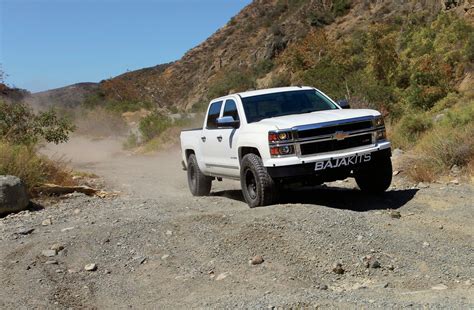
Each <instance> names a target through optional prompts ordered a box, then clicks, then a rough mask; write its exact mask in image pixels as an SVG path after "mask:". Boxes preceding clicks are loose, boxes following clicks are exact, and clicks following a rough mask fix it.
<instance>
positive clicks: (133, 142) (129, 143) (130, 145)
mask: <svg viewBox="0 0 474 310" xmlns="http://www.w3.org/2000/svg"><path fill="white" fill-rule="evenodd" d="M138 145H139V143H138V137H137V135H136V134H135V133H133V132H132V133H131V134H129V135H128V136H127V139H126V140H125V141H124V142H123V148H124V149H126V150H130V149H134V148H136V147H137V146H138Z"/></svg>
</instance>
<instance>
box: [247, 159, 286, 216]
mask: <svg viewBox="0 0 474 310" xmlns="http://www.w3.org/2000/svg"><path fill="white" fill-rule="evenodd" d="M240 184H241V185H242V193H243V195H244V198H245V201H246V202H247V204H248V205H249V206H250V208H255V207H260V206H268V205H271V204H273V203H275V202H276V201H277V200H278V192H277V190H276V186H275V183H274V181H273V179H272V178H271V176H270V175H269V174H268V172H267V169H266V168H265V167H264V166H263V162H262V159H261V158H260V157H259V156H257V155H255V154H247V155H245V156H244V158H243V159H242V164H241V169H240Z"/></svg>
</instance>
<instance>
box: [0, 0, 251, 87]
mask: <svg viewBox="0 0 474 310" xmlns="http://www.w3.org/2000/svg"><path fill="white" fill-rule="evenodd" d="M250 2H251V0H0V63H1V64H2V68H3V70H4V71H5V72H6V73H7V74H8V75H9V76H8V78H7V83H8V84H10V85H14V86H16V87H20V88H26V89H28V90H30V91H33V92H36V91H41V90H46V89H51V88H56V87H61V86H65V85H69V84H73V83H77V82H98V81H100V80H102V79H106V78H109V77H112V76H115V75H118V74H121V73H123V72H126V71H127V70H135V69H140V68H143V67H150V66H154V65H157V64H160V63H165V62H169V61H173V60H177V59H179V58H181V56H182V55H183V54H184V53H185V52H186V51H187V50H189V49H190V48H192V47H194V46H196V45H197V44H199V43H201V42H202V41H204V40H205V39H206V38H207V37H209V36H210V35H211V34H212V33H214V32H215V31H216V30H217V29H218V28H220V27H222V26H224V25H225V24H226V23H227V21H228V20H229V19H230V18H231V17H232V16H234V15H235V14H237V13H238V12H239V11H240V10H241V9H242V8H244V7H245V6H246V5H247V4H249V3H250Z"/></svg>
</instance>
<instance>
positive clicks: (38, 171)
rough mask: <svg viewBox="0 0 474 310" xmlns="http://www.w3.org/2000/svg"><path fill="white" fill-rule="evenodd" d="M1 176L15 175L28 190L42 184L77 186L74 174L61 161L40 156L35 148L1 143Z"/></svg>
mask: <svg viewBox="0 0 474 310" xmlns="http://www.w3.org/2000/svg"><path fill="white" fill-rule="evenodd" d="M0 174H3V175H14V176H17V177H19V178H20V179H22V180H23V182H25V184H26V186H27V187H28V190H29V191H30V192H31V190H32V188H33V187H35V186H37V185H40V184H42V183H54V184H58V185H75V182H74V181H73V179H72V172H71V170H70V169H68V168H67V165H66V163H65V162H64V161H63V160H61V159H58V160H54V161H53V160H51V159H48V158H46V157H44V156H41V155H38V154H37V153H36V150H35V149H34V148H33V147H27V146H23V145H11V144H8V143H5V142H0Z"/></svg>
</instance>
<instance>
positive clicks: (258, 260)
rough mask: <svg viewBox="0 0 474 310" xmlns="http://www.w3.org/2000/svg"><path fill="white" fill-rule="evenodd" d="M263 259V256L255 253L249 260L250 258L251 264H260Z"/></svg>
mask: <svg viewBox="0 0 474 310" xmlns="http://www.w3.org/2000/svg"><path fill="white" fill-rule="evenodd" d="M264 261H265V260H264V259H263V257H262V256H261V255H256V256H254V257H253V258H252V259H251V260H250V263H251V264H252V265H260V264H262V263H263V262H264Z"/></svg>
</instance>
